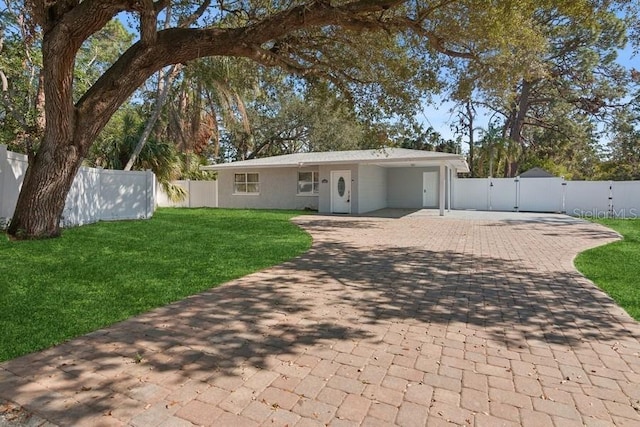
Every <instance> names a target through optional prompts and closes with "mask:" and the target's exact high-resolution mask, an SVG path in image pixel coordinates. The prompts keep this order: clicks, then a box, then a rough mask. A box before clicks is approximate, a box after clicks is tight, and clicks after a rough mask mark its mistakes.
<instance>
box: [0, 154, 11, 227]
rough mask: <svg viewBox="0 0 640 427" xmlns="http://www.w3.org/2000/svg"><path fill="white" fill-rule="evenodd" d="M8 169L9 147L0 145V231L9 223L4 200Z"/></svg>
mask: <svg viewBox="0 0 640 427" xmlns="http://www.w3.org/2000/svg"><path fill="white" fill-rule="evenodd" d="M8 167H9V160H8V159H7V146H6V145H0V229H3V228H5V227H6V226H7V223H8V222H9V218H7V216H8V213H5V209H6V206H5V205H6V202H5V200H4V182H5V176H6V174H7V169H8Z"/></svg>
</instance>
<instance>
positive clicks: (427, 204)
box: [422, 171, 438, 208]
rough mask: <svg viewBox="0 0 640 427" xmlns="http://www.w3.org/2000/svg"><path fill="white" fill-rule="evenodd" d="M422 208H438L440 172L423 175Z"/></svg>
mask: <svg viewBox="0 0 640 427" xmlns="http://www.w3.org/2000/svg"><path fill="white" fill-rule="evenodd" d="M422 207H424V208H436V207H438V172H435V171H434V172H423V173H422Z"/></svg>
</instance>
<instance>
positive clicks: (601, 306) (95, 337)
mask: <svg viewBox="0 0 640 427" xmlns="http://www.w3.org/2000/svg"><path fill="white" fill-rule="evenodd" d="M455 216H456V215H452V216H449V217H445V218H440V217H434V216H429V215H420V214H419V213H418V214H416V215H410V216H406V217H404V218H401V219H388V218H348V217H322V216H308V217H301V218H299V219H297V222H298V223H300V224H301V225H302V226H303V227H304V228H306V229H307V230H309V232H310V233H311V234H312V235H313V237H314V239H315V243H314V246H313V249H312V250H311V251H309V252H308V253H307V254H305V255H304V256H302V257H300V258H298V259H295V260H293V261H291V262H288V263H285V264H283V265H280V266H278V267H274V268H271V269H268V270H265V271H262V272H259V273H257V274H253V275H250V276H247V277H244V278H242V279H239V280H236V281H234V282H232V283H229V284H227V285H225V286H223V287H221V288H218V289H214V290H211V291H209V292H206V293H204V294H201V295H198V296H195V297H192V298H189V299H187V300H184V301H181V302H178V303H176V304H173V305H171V306H168V307H165V308H162V309H159V310H155V311H153V312H150V313H148V314H146V315H143V316H140V317H137V318H135V319H131V320H129V321H126V322H123V323H120V324H117V325H115V326H113V327H111V328H108V329H105V330H102V331H99V332H95V333H92V334H90V335H88V336H84V337H81V338H79V339H76V340H73V341H70V342H68V343H66V344H63V345H61V346H59V347H57V348H54V349H50V350H47V351H44V352H41V353H37V354H33V355H30V356H27V357H23V358H20V359H16V360H13V361H10V362H8V363H4V364H2V365H0V397H1V398H5V399H9V400H12V401H13V402H17V403H18V404H21V405H23V406H24V407H26V408H27V409H29V410H31V411H34V412H35V413H36V415H38V416H40V417H42V418H43V419H46V420H49V421H50V422H51V423H55V424H60V425H92V426H98V425H105V426H110V425H135V426H157V425H162V426H169V425H172V426H181V425H191V423H193V424H196V425H220V426H239V425H260V424H262V425H267V426H284V425H289V426H294V425H295V426H312V425H325V424H330V425H335V426H342V425H345V426H346V425H393V424H396V425H405V426H410V425H416V426H422V425H429V426H431V425H434V426H435V425H473V426H499V425H520V424H522V425H540V426H545V425H549V426H552V425H553V426H571V425H589V426H592V425H593V426H596V425H636V426H637V425H640V412H639V411H640V402H639V399H640V356H639V352H640V344H639V342H638V338H639V337H640V327H639V326H638V324H637V323H635V322H634V321H633V320H632V319H630V318H629V317H628V316H627V315H626V314H625V313H624V312H623V310H621V309H620V308H618V307H617V306H616V305H615V304H613V303H612V301H611V300H610V299H609V298H608V297H607V296H605V295H604V294H603V293H601V292H600V291H598V290H597V288H595V287H594V286H593V285H592V284H591V283H590V282H589V281H587V280H586V279H584V278H583V277H581V276H580V275H579V274H578V273H577V272H576V271H575V270H574V268H573V266H572V258H573V257H574V256H575V254H576V253H577V252H579V251H581V250H583V249H585V248H588V247H592V246H596V245H600V244H603V243H605V242H609V241H612V240H614V239H615V238H616V236H615V234H613V233H612V232H610V231H608V230H607V229H604V228H602V227H600V226H597V225H593V224H588V223H583V222H579V221H576V220H571V219H568V218H567V217H562V216H551V215H546V216H545V215H543V216H535V217H533V219H534V221H532V220H531V218H532V217H530V216H526V215H519V216H518V215H510V216H505V217H504V218H502V219H501V220H491V219H473V217H471V218H466V219H457V218H455ZM448 423H449V424H448Z"/></svg>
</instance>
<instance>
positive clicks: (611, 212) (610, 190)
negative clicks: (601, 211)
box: [609, 181, 615, 218]
mask: <svg viewBox="0 0 640 427" xmlns="http://www.w3.org/2000/svg"><path fill="white" fill-rule="evenodd" d="M613 202H614V200H613V181H609V218H615V216H614V213H615V210H614V208H613Z"/></svg>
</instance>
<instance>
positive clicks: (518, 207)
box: [452, 177, 640, 218]
mask: <svg viewBox="0 0 640 427" xmlns="http://www.w3.org/2000/svg"><path fill="white" fill-rule="evenodd" d="M452 207H453V208H454V209H475V210H483V211H487V210H495V211H523V212H561V213H566V214H568V215H573V216H587V217H598V218H609V217H614V218H638V217H640V181H565V180H564V179H563V178H519V177H518V178H458V179H454V180H453V202H452Z"/></svg>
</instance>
